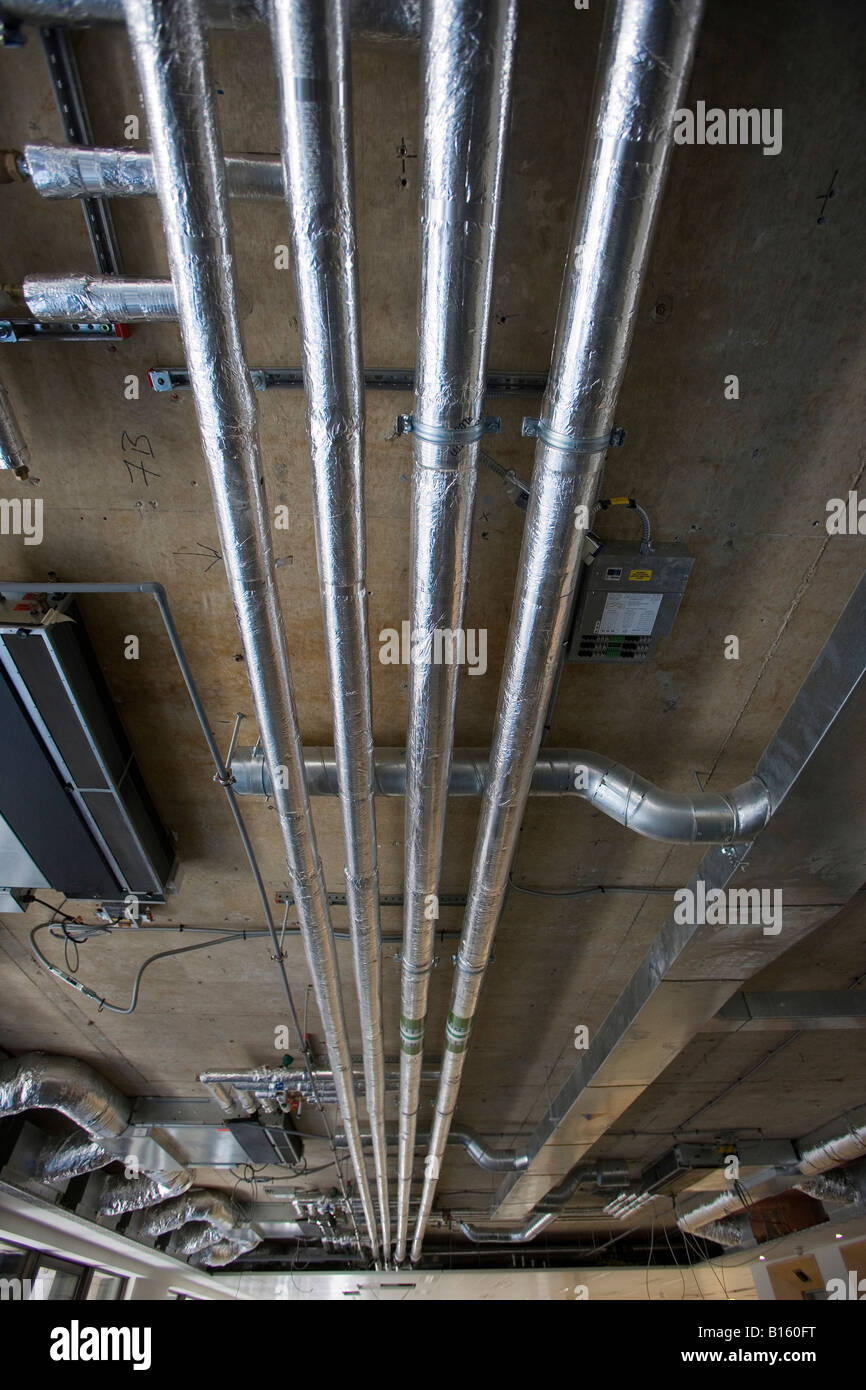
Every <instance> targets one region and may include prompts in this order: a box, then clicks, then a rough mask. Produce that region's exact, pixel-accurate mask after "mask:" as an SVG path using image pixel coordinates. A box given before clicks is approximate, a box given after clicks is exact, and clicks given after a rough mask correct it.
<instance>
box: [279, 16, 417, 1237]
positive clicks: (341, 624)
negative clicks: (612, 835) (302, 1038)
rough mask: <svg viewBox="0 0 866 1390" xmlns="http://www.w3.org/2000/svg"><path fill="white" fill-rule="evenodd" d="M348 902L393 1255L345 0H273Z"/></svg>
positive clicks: (370, 1109) (370, 1108) (384, 1221)
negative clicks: (334, 0) (326, 1)
mask: <svg viewBox="0 0 866 1390" xmlns="http://www.w3.org/2000/svg"><path fill="white" fill-rule="evenodd" d="M271 29H272V36H273V44H274V56H275V61H276V68H277V77H278V88H279V110H280V143H281V146H282V155H283V181H284V184H285V189H286V203H287V207H288V212H289V227H290V240H291V247H292V256H293V262H294V267H295V288H296V294H297V304H298V320H299V328H300V339H301V365H302V367H303V373H304V390H305V393H306V404H307V434H308V436H309V441H310V461H311V465H312V481H313V511H314V516H315V523H316V556H317V560H318V568H319V585H320V588H321V597H322V617H323V621H324V628H325V649H326V652H327V660H328V678H329V683H330V690H331V710H332V716H333V727H334V748H335V761H336V773H337V790H338V795H339V798H340V811H341V815H342V821H343V840H344V844H345V854H346V863H345V874H346V896H347V901H348V909H349V931H350V935H351V939H352V964H353V967H354V975H355V988H356V991H357V995H358V1013H359V1019H360V1024H361V1046H362V1055H363V1059H364V1080H365V1092H366V1101H367V1113H368V1115H369V1119H370V1129H371V1132H372V1135H373V1161H374V1164H375V1168H376V1182H377V1187H378V1195H379V1220H380V1225H381V1231H382V1247H383V1250H385V1251H386V1252H388V1251H389V1250H390V1248H391V1215H390V1201H389V1197H388V1152H387V1149H386V1147H385V1061H384V1056H385V1054H384V1039H383V1025H382V933H381V926H380V921H379V870H378V861H377V849H376V816H375V811H374V806H373V722H372V711H371V707H370V643H369V635H368V624H367V587H366V522H365V511H364V375H363V370H362V366H361V332H360V307H359V292H358V270H357V247H356V238H355V209H354V188H353V179H354V175H353V169H352V118H351V83H350V70H349V32H348V7H347V4H346V0H338V3H335V4H330V5H327V6H325V7H324V9H323V7H322V5H321V4H320V3H319V0H273V6H272V23H271Z"/></svg>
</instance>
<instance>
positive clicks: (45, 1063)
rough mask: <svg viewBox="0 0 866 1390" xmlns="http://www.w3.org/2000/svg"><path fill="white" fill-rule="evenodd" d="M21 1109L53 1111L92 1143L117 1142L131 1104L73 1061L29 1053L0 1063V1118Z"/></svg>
mask: <svg viewBox="0 0 866 1390" xmlns="http://www.w3.org/2000/svg"><path fill="white" fill-rule="evenodd" d="M25 1110H57V1111H58V1112H59V1113H60V1114H61V1115H65V1116H66V1118H67V1119H68V1120H72V1121H73V1123H74V1124H77V1125H78V1126H79V1128H80V1129H83V1130H84V1131H85V1133H87V1134H89V1135H90V1137H91V1139H117V1138H119V1137H120V1136H121V1135H122V1134H123V1133H124V1132H125V1131H126V1129H127V1126H128V1124H129V1117H130V1114H131V1111H132V1102H131V1101H130V1100H128V1099H127V1097H126V1096H123V1095H121V1094H120V1092H119V1091H116V1090H115V1089H114V1087H113V1086H110V1085H109V1084H108V1082H107V1081H106V1080H105V1079H104V1077H102V1076H100V1075H99V1073H98V1072H96V1071H94V1070H93V1068H92V1067H90V1066H88V1065H87V1063H86V1062H79V1061H78V1059H77V1058H76V1057H57V1056H54V1055H53V1054H51V1053H48V1052H28V1053H25V1055H24V1056H22V1057H13V1058H10V1059H8V1060H7V1061H2V1062H0V1119H2V1118H4V1117H5V1116H7V1115H20V1114H21V1113H22V1112H23V1111H25Z"/></svg>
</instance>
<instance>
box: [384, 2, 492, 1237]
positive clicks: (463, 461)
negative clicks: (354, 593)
mask: <svg viewBox="0 0 866 1390" xmlns="http://www.w3.org/2000/svg"><path fill="white" fill-rule="evenodd" d="M515 28H516V4H515V0H490V3H489V4H487V5H484V6H481V5H478V4H477V3H475V0H429V3H428V4H426V5H425V6H424V9H423V16H422V33H421V71H422V117H421V159H420V172H421V248H420V256H421V259H420V266H421V284H420V304H419V312H418V356H417V368H416V376H415V426H414V429H413V436H412V437H413V469H412V512H411V528H410V529H411V539H410V565H411V597H410V627H411V632H412V634H413V648H412V661H411V663H410V667H409V726H408V730H407V746H406V807H405V842H406V862H405V881H404V891H405V906H404V913H403V963H402V968H401V981H400V1099H399V1126H400V1143H399V1152H398V1166H397V1242H396V1250H395V1257H396V1259H397V1261H398V1262H400V1261H402V1260H403V1259H405V1256H406V1245H407V1240H408V1230H409V1197H410V1190H411V1186H412V1177H413V1168H414V1159H415V1133H416V1129H417V1123H418V1106H419V1095H420V1071H421V1062H422V1054H423V1050H424V1034H425V1029H426V1021H427V995H428V982H429V976H430V971H431V969H432V965H433V936H434V931H435V927H436V917H437V912H438V909H437V894H438V892H439V874H440V869H441V864H442V840H443V835H444V830H445V809H446V803H447V798H448V782H449V776H450V761H451V749H452V745H453V742H454V710H455V703H456V699H457V671H458V668H457V665H456V664H452V663H446V662H435V661H434V660H433V659H432V655H433V653H432V648H433V642H434V634H435V633H436V631H437V630H439V631H442V630H448V631H458V630H461V629H462V626H463V612H464V606H465V600H466V588H467V582H468V574H469V550H470V542H471V535H472V509H473V504H474V499H475V483H476V475H477V468H478V455H479V449H480V440H481V434H482V426H483V419H484V384H485V374H486V370H487V342H488V326H489V317H490V294H491V287H492V283H493V264H494V255H495V250H496V234H497V230H498V223H499V206H500V196H501V190H502V169H503V161H504V152H505V135H506V130H507V125H508V113H509V104H510V96H511V75H512V68H513V59H514V46H515Z"/></svg>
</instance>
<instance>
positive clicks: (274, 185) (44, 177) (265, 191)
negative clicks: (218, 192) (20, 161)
mask: <svg viewBox="0 0 866 1390" xmlns="http://www.w3.org/2000/svg"><path fill="white" fill-rule="evenodd" d="M24 164H25V166H26V169H27V172H28V174H29V175H30V178H31V180H32V182H33V187H34V188H35V189H36V191H37V193H40V194H41V195H42V197H43V198H146V197H150V196H152V195H153V194H155V193H156V184H155V183H154V179H153V160H152V159H151V157H150V151H149V150H130V149H119V150H115V149H97V148H91V147H85V146H82V145H25V146H24ZM226 183H227V186H228V193H229V197H230V198H246V199H251V200H254V201H258V200H262V199H269V198H270V199H273V198H282V196H283V171H282V168H281V166H280V161H279V160H278V159H273V158H272V157H271V156H270V155H266V154H227V155H226Z"/></svg>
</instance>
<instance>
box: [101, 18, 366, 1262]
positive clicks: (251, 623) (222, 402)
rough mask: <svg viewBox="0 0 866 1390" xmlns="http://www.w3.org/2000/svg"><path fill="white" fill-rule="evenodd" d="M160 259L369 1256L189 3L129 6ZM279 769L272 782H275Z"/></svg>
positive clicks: (345, 1067)
mask: <svg viewBox="0 0 866 1390" xmlns="http://www.w3.org/2000/svg"><path fill="white" fill-rule="evenodd" d="M124 9H125V14H126V19H127V24H128V27H129V33H130V38H131V41H132V47H133V53H134V57H135V61H136V67H137V70H138V76H139V81H140V83H141V87H142V94H143V98H144V108H145V114H146V116H147V124H148V129H149V131H150V134H151V140H152V157H153V167H154V174H155V177H156V187H157V194H158V197H159V202H160V207H161V210H162V219H163V225H164V228H165V233H166V244H167V248H168V260H169V266H170V268H171V275H172V281H173V284H174V288H175V293H176V296H177V303H178V311H179V318H180V326H181V335H182V338H183V343H184V348H185V352H186V358H187V365H188V369H189V376H190V383H191V386H192V389H193V394H194V398H195V405H196V412H197V415H198V421H199V429H200V432H201V438H202V445H203V450H204V455H205V460H206V463H207V466H208V472H209V476H210V482H211V490H212V493H213V498H214V506H215V510H216V516H217V522H218V526H219V535H220V548H221V550H222V554H223V558H224V560H225V566H226V574H227V576H228V582H229V587H230V590H231V594H232V598H233V600H234V605H235V614H236V617H237V622H238V628H239V630H240V634H241V641H242V644H243V649H244V656H245V658H246V668H247V673H248V676H249V680H250V686H251V690H252V696H253V704H254V708H255V715H256V721H257V724H258V729H259V736H260V738H261V742H262V747H263V749H264V753H265V757H266V759H267V763H268V767H269V770H270V773H271V778H272V781H273V783H274V802H275V806H276V810H277V816H278V820H279V825H280V830H281V833H282V837H283V843H284V847H285V852H286V858H287V862H288V868H289V877H290V881H291V886H292V892H293V894H294V897H295V903H296V907H297V911H298V918H299V922H300V926H301V931H302V933H303V940H304V947H305V950H306V956H307V963H308V967H309V970H310V976H311V979H312V982H313V987H314V990H315V996H316V1002H317V1005H318V1009H319V1016H320V1019H321V1024H322V1031H323V1034H324V1037H325V1043H326V1046H327V1049H328V1056H329V1060H330V1063H331V1069H332V1071H333V1072H334V1081H335V1085H336V1088H337V1094H338V1097H339V1105H340V1111H341V1113H342V1117H343V1123H344V1126H345V1129H346V1134H347V1137H348V1140H349V1147H350V1154H351V1158H352V1164H353V1168H354V1172H355V1180H356V1183H357V1189H358V1195H359V1197H360V1199H361V1203H362V1206H363V1210H364V1215H365V1220H366V1225H367V1232H368V1235H369V1238H370V1242H371V1245H372V1250H373V1255H374V1257H376V1256H377V1254H378V1239H377V1231H376V1219H375V1212H374V1209H373V1202H372V1198H371V1195H370V1187H369V1182H368V1180H367V1173H366V1169H365V1166H364V1156H363V1151H362V1147H361V1142H360V1134H359V1129H358V1115H357V1109H356V1104H355V1093H354V1088H353V1083H352V1063H351V1054H350V1051H349V1045H348V1040H347V1036H346V1024H345V1019H344V1016H343V1000H342V994H341V989H340V981H339V976H338V973H337V960H336V949H335V945H334V936H333V929H332V925H331V920H330V915H329V911H328V902H327V897H326V894H325V885H324V880H323V877H322V868H321V864H320V862H319V855H318V850H317V846H316V838H315V832H314V829H313V822H312V816H311V812H310V802H309V797H308V796H307V788H306V782H305V779H304V765H303V757H302V753H301V739H300V732H299V729H298V720H297V713H296V709H295V700H294V691H293V688H292V678H291V671H290V668H289V658H288V653H287V650H286V639H285V632H284V628H283V618H282V612H281V608H280V601H279V596H278V593H277V586H276V578H275V572H274V563H273V554H272V549H271V539H270V527H269V520H268V516H269V514H268V507H267V499H266V495H265V489H264V483H263V474H264V467H263V464H262V461H261V453H260V448H259V439H258V428H257V420H256V406H255V399H254V396H253V390H252V385H251V382H250V375H249V370H248V368H247V364H246V362H245V360H244V354H243V348H242V346H241V340H240V329H239V323H238V314H237V302H236V295H235V286H234V271H233V265H232V256H231V249H230V238H229V230H228V217H227V199H226V186H225V165H224V161H223V157H222V152H221V149H220V142H219V136H218V133H217V125H216V118H215V113H214V101H213V88H212V84H211V81H210V77H209V74H208V71H207V57H206V49H205V41H204V33H203V19H202V13H201V8H200V5H199V4H198V3H197V0H170V2H169V0H125V4H124ZM277 769H279V776H277V775H275V774H276V770H277Z"/></svg>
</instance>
